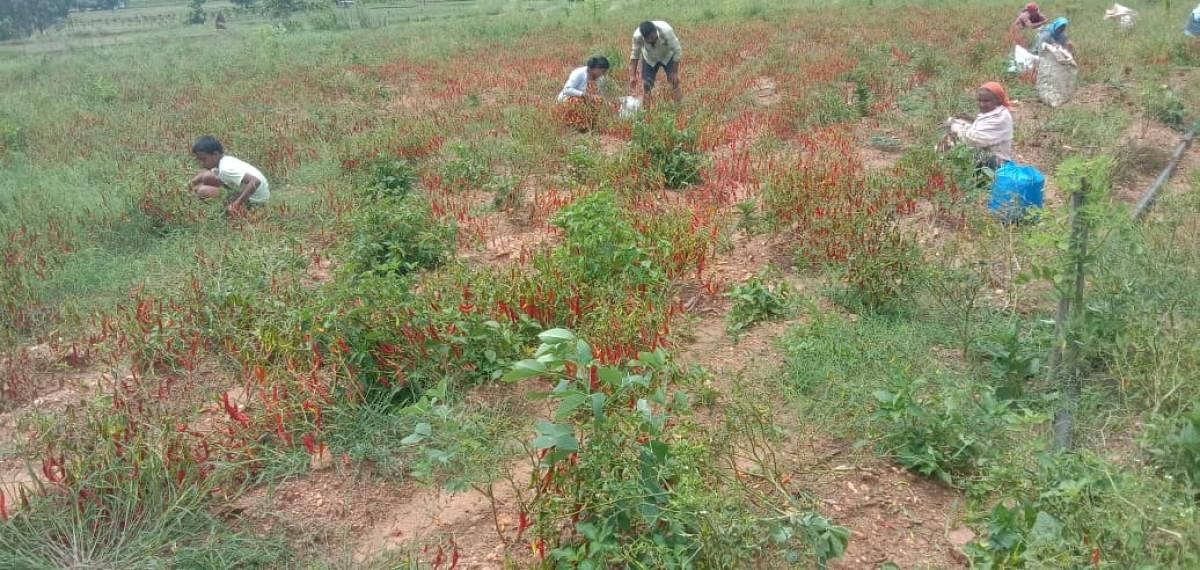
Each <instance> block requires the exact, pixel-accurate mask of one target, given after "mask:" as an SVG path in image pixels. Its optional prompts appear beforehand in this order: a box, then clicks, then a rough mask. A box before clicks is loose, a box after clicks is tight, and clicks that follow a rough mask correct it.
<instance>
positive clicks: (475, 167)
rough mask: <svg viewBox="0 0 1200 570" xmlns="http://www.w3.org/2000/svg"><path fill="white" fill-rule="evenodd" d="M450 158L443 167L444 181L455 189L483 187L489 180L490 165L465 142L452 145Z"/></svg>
mask: <svg viewBox="0 0 1200 570" xmlns="http://www.w3.org/2000/svg"><path fill="white" fill-rule="evenodd" d="M450 154H451V156H450V158H448V159H447V160H446V161H445V162H444V163H442V167H441V175H442V182H444V183H445V184H446V185H447V186H449V187H450V188H452V189H455V190H460V191H462V190H471V189H475V188H481V187H482V186H483V185H484V184H485V183H486V182H487V181H488V177H489V174H488V165H487V164H485V163H484V162H483V160H481V159H480V158H479V155H478V153H477V152H475V151H474V150H473V149H471V148H470V147H468V146H466V145H464V144H453V145H450Z"/></svg>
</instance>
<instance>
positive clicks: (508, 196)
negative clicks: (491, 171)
mask: <svg viewBox="0 0 1200 570" xmlns="http://www.w3.org/2000/svg"><path fill="white" fill-rule="evenodd" d="M486 190H487V191H488V192H491V193H492V207H493V208H495V209H497V210H515V209H517V208H519V207H521V186H520V180H518V179H517V177H516V176H493V177H492V180H491V181H490V182H488V184H487V187H486Z"/></svg>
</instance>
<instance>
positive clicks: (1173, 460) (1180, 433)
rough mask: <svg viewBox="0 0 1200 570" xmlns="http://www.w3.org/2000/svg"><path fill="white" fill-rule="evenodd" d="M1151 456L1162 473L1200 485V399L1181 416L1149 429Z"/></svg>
mask: <svg viewBox="0 0 1200 570" xmlns="http://www.w3.org/2000/svg"><path fill="white" fill-rule="evenodd" d="M1148 439H1149V448H1150V455H1151V457H1152V458H1153V459H1154V465H1155V466H1156V467H1157V468H1158V469H1159V470H1161V471H1162V472H1163V473H1165V474H1167V475H1169V476H1171V477H1173V478H1177V479H1179V480H1182V481H1184V482H1186V483H1188V484H1189V485H1192V486H1193V488H1195V487H1197V486H1200V402H1197V403H1196V404H1195V405H1194V406H1193V407H1192V410H1191V411H1190V412H1188V413H1185V414H1182V415H1181V416H1180V417H1178V418H1174V419H1171V420H1165V421H1163V422H1162V423H1161V424H1156V425H1154V426H1153V429H1151V430H1149V437H1148Z"/></svg>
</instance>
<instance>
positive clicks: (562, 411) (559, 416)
mask: <svg viewBox="0 0 1200 570" xmlns="http://www.w3.org/2000/svg"><path fill="white" fill-rule="evenodd" d="M587 400H588V395H587V394H584V393H583V392H578V391H576V392H568V393H567V394H565V395H564V396H563V398H562V402H560V403H559V404H558V410H557V411H555V412H554V421H558V422H561V421H565V420H566V419H567V418H569V417H571V413H572V412H574V411H575V410H576V409H578V408H579V406H582V405H583V403H584V402H586V401H587Z"/></svg>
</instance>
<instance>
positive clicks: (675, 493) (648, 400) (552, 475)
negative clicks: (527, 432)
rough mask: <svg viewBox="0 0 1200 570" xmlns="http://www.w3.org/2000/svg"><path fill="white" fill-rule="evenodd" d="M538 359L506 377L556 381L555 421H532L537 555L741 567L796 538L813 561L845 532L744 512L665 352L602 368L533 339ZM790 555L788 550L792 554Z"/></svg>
mask: <svg viewBox="0 0 1200 570" xmlns="http://www.w3.org/2000/svg"><path fill="white" fill-rule="evenodd" d="M539 339H540V340H541V345H540V346H539V347H538V349H537V351H536V352H535V353H534V355H533V358H531V359H527V360H522V361H520V362H517V363H516V364H514V365H513V366H512V367H511V369H510V371H509V372H508V373H507V374H506V375H505V376H504V378H505V380H507V381H519V380H523V379H527V378H533V377H542V378H547V379H550V380H551V381H553V382H554V383H555V387H554V389H553V390H552V391H551V392H550V393H549V394H547V395H546V397H548V398H550V399H553V400H555V401H557V407H556V411H555V413H554V416H553V418H552V420H553V421H540V422H538V423H537V437H536V439H534V440H533V445H532V447H533V448H534V453H533V457H534V460H535V462H536V465H535V470H534V474H533V476H532V478H531V485H532V487H533V493H532V496H529V497H527V499H526V500H525V501H524V503H523V504H522V506H521V512H520V517H519V523H518V524H519V530H518V533H519V534H520V535H521V536H522V537H524V536H525V535H526V534H527V533H529V534H531V535H532V536H530V537H529V541H530V545H531V546H532V548H533V550H534V551H536V552H538V553H539V555H540V556H542V557H543V558H549V561H553V563H556V564H559V565H562V566H564V567H566V566H569V567H578V568H597V569H598V568H615V567H636V568H684V567H694V566H698V567H716V568H731V567H746V566H749V565H751V564H752V563H753V562H754V561H755V560H756V558H757V556H758V555H759V554H761V553H762V552H763V551H764V550H765V549H767V548H771V547H773V546H778V547H784V548H786V547H787V545H789V544H790V543H791V541H792V540H793V537H800V538H801V539H802V540H805V541H806V542H807V544H808V545H809V546H810V548H811V551H812V556H813V557H814V558H816V559H817V562H818V564H824V561H825V559H827V558H833V557H837V556H839V555H840V554H841V552H842V551H843V549H844V548H845V541H846V538H847V535H848V533H847V532H846V531H845V529H842V528H840V527H836V526H833V525H832V524H830V523H829V521H828V520H827V519H825V518H823V517H820V516H819V515H816V514H815V513H812V512H807V511H799V512H793V511H788V510H782V509H781V510H780V512H777V513H773V516H756V515H755V514H754V513H749V512H747V510H746V507H745V506H744V504H742V503H741V502H740V501H739V500H738V499H737V496H736V495H735V494H734V493H731V492H729V490H728V489H724V488H722V486H721V481H722V480H723V479H724V477H722V474H720V473H718V472H717V471H716V469H717V468H716V467H715V465H716V462H715V461H713V460H712V456H711V454H709V453H708V452H707V451H706V448H705V447H704V446H702V445H699V444H696V443H693V442H691V441H689V439H688V438H687V429H688V428H689V427H690V424H688V423H687V421H686V414H687V411H688V398H687V396H686V394H685V393H684V392H682V391H679V390H677V389H676V387H675V386H674V381H676V380H678V379H679V378H680V377H681V376H682V374H683V373H682V372H681V371H680V370H679V369H678V368H677V367H675V366H674V365H672V364H671V363H670V362H669V360H668V357H667V354H666V352H665V351H663V350H662V349H657V350H655V351H654V352H642V353H640V354H639V355H638V357H637V359H635V360H632V361H630V362H628V363H627V364H626V365H624V366H607V365H603V364H601V363H600V362H598V361H597V360H595V359H594V358H593V353H592V348H591V346H590V345H589V344H588V343H587V342H584V341H583V340H581V339H579V338H577V337H576V336H575V335H574V334H573V333H572V332H570V331H568V330H564V329H551V330H547V331H545V332H543V333H541V334H540V335H539ZM790 554H791V555H792V556H797V555H796V554H795V553H790Z"/></svg>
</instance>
